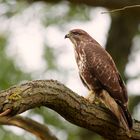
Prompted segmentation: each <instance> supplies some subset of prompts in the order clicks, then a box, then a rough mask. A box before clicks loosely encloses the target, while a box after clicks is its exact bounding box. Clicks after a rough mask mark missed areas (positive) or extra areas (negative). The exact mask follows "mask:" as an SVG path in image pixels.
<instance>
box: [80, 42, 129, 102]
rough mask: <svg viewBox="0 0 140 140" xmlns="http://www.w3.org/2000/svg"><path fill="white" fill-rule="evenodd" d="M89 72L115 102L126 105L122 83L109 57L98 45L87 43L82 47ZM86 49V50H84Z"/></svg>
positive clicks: (125, 95) (126, 99)
mask: <svg viewBox="0 0 140 140" xmlns="http://www.w3.org/2000/svg"><path fill="white" fill-rule="evenodd" d="M83 48H84V52H85V54H86V59H87V62H88V67H89V69H90V72H91V73H92V75H93V76H94V77H96V78H97V80H99V81H100V83H101V85H102V86H103V88H104V89H105V90H107V91H108V92H109V94H110V96H112V97H113V98H114V99H115V100H117V101H120V102H122V103H127V101H128V97H127V93H126V88H125V85H124V82H123V81H122V79H121V77H120V74H119V73H118V71H117V68H116V66H115V64H114V61H113V59H112V58H111V56H110V55H109V54H108V53H107V52H106V51H105V49H104V48H102V47H101V46H100V45H99V44H98V43H95V42H89V43H88V44H86V46H84V47H83ZM85 48H86V49H85Z"/></svg>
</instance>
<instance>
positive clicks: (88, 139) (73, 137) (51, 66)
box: [0, 0, 139, 140]
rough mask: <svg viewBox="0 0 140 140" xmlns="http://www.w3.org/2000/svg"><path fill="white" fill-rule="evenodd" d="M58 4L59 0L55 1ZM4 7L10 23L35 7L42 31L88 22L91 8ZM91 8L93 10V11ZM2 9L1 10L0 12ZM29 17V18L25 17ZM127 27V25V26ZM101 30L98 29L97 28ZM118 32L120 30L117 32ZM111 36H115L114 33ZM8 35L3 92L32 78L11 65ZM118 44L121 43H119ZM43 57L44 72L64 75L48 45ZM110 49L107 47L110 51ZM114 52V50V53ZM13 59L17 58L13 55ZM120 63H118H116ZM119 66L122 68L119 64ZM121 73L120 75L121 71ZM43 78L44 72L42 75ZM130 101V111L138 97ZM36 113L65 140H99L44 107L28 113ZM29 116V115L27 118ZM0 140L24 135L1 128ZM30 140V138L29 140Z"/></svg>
mask: <svg viewBox="0 0 140 140" xmlns="http://www.w3.org/2000/svg"><path fill="white" fill-rule="evenodd" d="M56 1H58V0H56ZM1 5H3V6H4V8H5V10H4V12H3V13H2V14H1V12H0V14H1V15H0V16H3V18H7V19H8V20H9V21H10V19H12V17H14V16H15V15H17V14H19V15H20V14H21V13H22V11H24V10H25V9H28V8H30V7H33V6H34V5H36V6H37V7H39V8H40V10H39V12H38V15H39V16H40V17H39V18H40V19H39V20H40V22H41V23H42V25H43V26H44V28H46V27H48V26H54V25H55V26H57V27H59V28H61V30H63V29H64V28H65V26H64V25H65V24H69V23H70V22H73V21H82V22H83V21H87V20H90V16H89V15H90V14H89V12H90V10H91V7H87V6H85V5H73V4H70V3H68V2H61V3H58V2H57V3H56V4H55V2H54V4H50V3H45V2H44V3H43V2H34V3H28V2H27V1H23V0H20V1H18V0H3V1H2V2H1V3H0V6H1ZM92 9H93V8H92ZM0 10H1V9H0ZM27 16H28V15H27ZM129 28H130V26H129ZM99 30H100V29H99ZM117 30H120V29H117ZM113 34H116V33H114V32H113ZM8 39H9V36H4V35H0V90H2V89H6V88H8V87H10V86H11V85H14V84H17V83H19V82H21V81H23V80H31V79H32V77H31V75H30V74H28V73H24V72H23V71H22V70H21V69H20V68H19V67H18V66H17V65H16V64H15V62H14V60H15V59H16V58H14V59H13V58H11V57H9V56H8V55H7V52H6V48H7V43H8ZM120 44H121V42H120ZM44 46H45V47H44V55H43V58H44V59H45V60H46V65H47V67H46V70H49V71H51V70H55V71H59V72H60V74H62V73H63V76H65V74H64V72H63V71H64V70H62V69H61V70H59V68H58V64H57V63H56V60H57V53H56V52H55V51H56V50H54V49H52V48H51V47H49V46H48V44H45V45H44ZM109 49H110V48H109ZM114 53H116V51H115V52H114ZM15 57H16V56H15ZM118 62H119V63H120V61H119V60H118ZM122 65H124V64H123V63H122ZM122 73H123V72H122ZM42 75H43V73H42ZM132 100H133V101H131V111H132V110H133V109H134V107H135V106H136V105H138V104H139V98H135V97H133V98H132ZM35 114H39V115H40V116H41V117H42V118H43V121H44V123H45V124H49V125H51V126H53V127H55V128H56V129H57V131H64V132H65V133H66V134H67V136H68V138H67V140H93V139H94V140H101V139H102V138H101V137H100V136H97V135H96V134H93V133H92V132H89V131H88V130H85V129H82V128H79V127H77V126H75V125H72V124H70V123H68V122H67V121H65V120H64V119H62V117H60V115H58V114H56V113H54V111H51V110H49V109H46V108H44V107H41V108H37V109H34V110H31V111H30V115H31V116H33V115H35ZM30 115H29V116H30ZM0 139H2V140H14V139H18V140H24V139H25V137H23V136H16V135H15V134H14V133H12V132H11V131H8V130H5V128H3V127H0ZM29 139H31V138H29Z"/></svg>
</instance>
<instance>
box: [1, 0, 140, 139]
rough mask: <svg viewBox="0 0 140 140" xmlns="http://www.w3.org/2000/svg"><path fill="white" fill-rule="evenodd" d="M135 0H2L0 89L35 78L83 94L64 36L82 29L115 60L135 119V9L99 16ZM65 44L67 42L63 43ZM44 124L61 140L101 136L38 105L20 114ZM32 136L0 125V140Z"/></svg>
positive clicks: (138, 53) (139, 52) (138, 18)
mask: <svg viewBox="0 0 140 140" xmlns="http://www.w3.org/2000/svg"><path fill="white" fill-rule="evenodd" d="M127 2H128V3H129V4H140V3H136V2H135V1H133V2H132V1H129V0H128V1H125V2H122V1H119V0H118V1H117V2H112V1H109V2H105V1H102V2H101V1H86V0H83V1H82V0H75V1H74V0H63V1H61V0H52V1H51V0H44V1H39V0H3V1H2V0H1V1H0V90H2V89H6V88H8V87H10V86H12V85H14V84H19V83H22V82H25V81H28V80H35V79H52V78H53V79H57V80H59V81H61V82H62V83H66V85H67V86H69V87H70V88H71V89H73V90H75V91H77V92H80V95H81V94H83V95H85V94H86V92H87V91H86V89H84V87H83V86H82V84H81V83H80V80H79V79H78V71H77V67H76V64H75V60H74V55H73V49H72V47H69V46H72V44H70V43H69V41H68V40H67V41H66V40H64V35H65V34H66V33H67V32H68V31H69V30H70V29H72V28H83V29H85V30H87V31H89V32H90V34H92V33H93V34H92V36H95V38H96V39H97V40H98V42H99V43H101V44H102V46H103V47H106V49H107V50H108V52H109V53H110V54H111V55H112V57H113V58H114V61H115V63H116V65H117V67H118V69H119V71H120V73H121V75H122V77H123V79H124V80H125V82H126V84H127V89H128V94H129V97H130V100H129V108H130V111H131V113H132V114H133V116H134V117H135V118H136V119H138V118H139V117H140V109H139V101H140V45H139V44H140V14H139V13H140V8H132V9H126V10H125V11H121V12H115V13H111V14H110V13H107V14H101V12H104V11H107V10H111V9H115V8H120V7H123V6H126V5H128V3H127ZM68 44H69V45H68ZM23 115H25V116H28V117H30V118H33V119H34V120H37V121H39V122H41V123H43V124H46V125H48V127H49V128H50V129H51V131H52V132H53V134H55V135H56V136H57V137H58V138H59V139H61V140H103V138H101V137H100V136H99V135H97V134H95V133H93V132H90V131H88V130H85V129H83V128H79V127H77V126H75V125H73V124H70V123H69V122H67V121H65V120H64V119H63V118H62V117H61V116H60V115H58V114H57V113H55V112H54V111H52V110H50V109H47V108H44V107H41V108H36V109H33V110H31V111H27V112H25V113H23ZM15 139H19V140H24V139H28V140H35V139H36V138H35V137H34V136H33V135H31V134H30V133H28V132H25V131H23V130H21V129H19V128H16V127H11V126H0V140H15Z"/></svg>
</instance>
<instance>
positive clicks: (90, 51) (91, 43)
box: [65, 29, 132, 132]
mask: <svg viewBox="0 0 140 140" xmlns="http://www.w3.org/2000/svg"><path fill="white" fill-rule="evenodd" d="M65 38H69V39H70V40H71V42H72V43H73V44H74V51H75V58H76V62H77V65H78V68H79V75H80V78H81V80H82V82H83V83H84V85H85V86H86V87H87V88H88V89H89V91H90V92H91V93H92V94H94V96H95V97H96V98H98V99H99V100H100V101H101V102H102V103H104V105H105V106H106V107H108V108H109V109H110V110H111V111H112V113H114V115H115V116H116V117H117V119H118V120H119V122H120V123H122V125H123V126H124V128H125V129H126V130H128V131H129V130H130V129H131V128H132V118H131V115H130V113H129V111H128V108H127V103H128V96H127V91H126V87H125V84H124V82H123V80H122V79H121V76H120V74H119V72H118V70H117V68H116V65H115V63H114V61H113V59H112V57H111V56H110V55H109V53H108V52H107V51H106V50H105V49H104V48H102V47H101V45H100V44H99V43H98V42H97V41H96V40H95V39H93V38H92V37H91V36H90V35H89V34H88V33H87V32H85V31H84V30H81V29H73V30H71V31H69V33H68V34H67V35H65ZM128 131H127V132H128Z"/></svg>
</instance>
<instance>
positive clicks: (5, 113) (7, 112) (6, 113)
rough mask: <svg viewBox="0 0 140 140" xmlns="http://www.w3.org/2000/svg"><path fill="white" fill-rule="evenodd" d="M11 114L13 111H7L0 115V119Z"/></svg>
mask: <svg viewBox="0 0 140 140" xmlns="http://www.w3.org/2000/svg"><path fill="white" fill-rule="evenodd" d="M10 112H11V109H7V110H5V111H4V112H2V113H0V117H3V116H7V115H8V114H9V113H10Z"/></svg>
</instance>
